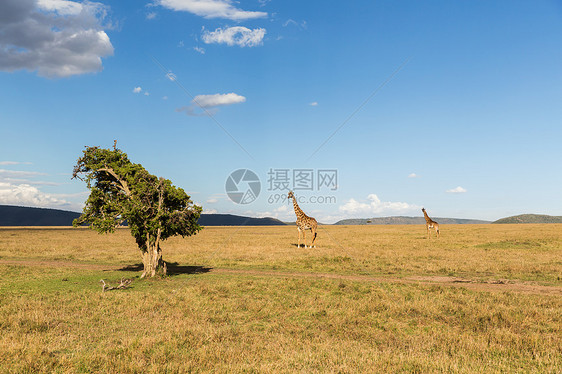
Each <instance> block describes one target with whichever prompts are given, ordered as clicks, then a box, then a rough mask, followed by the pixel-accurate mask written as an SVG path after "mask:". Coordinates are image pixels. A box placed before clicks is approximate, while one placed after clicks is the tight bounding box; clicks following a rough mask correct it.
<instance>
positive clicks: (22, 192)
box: [0, 182, 72, 208]
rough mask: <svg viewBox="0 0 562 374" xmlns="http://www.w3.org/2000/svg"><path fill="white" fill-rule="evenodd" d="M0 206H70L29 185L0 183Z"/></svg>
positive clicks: (66, 202) (64, 201)
mask: <svg viewBox="0 0 562 374" xmlns="http://www.w3.org/2000/svg"><path fill="white" fill-rule="evenodd" d="M0 204H5V205H19V206H31V207H43V208H46V207H50V208H60V207H65V206H66V207H69V206H71V205H72V204H71V203H69V202H68V201H66V200H62V199H58V198H56V197H54V196H53V195H49V194H46V193H44V192H41V191H40V190H39V189H38V188H37V187H33V186H31V185H29V184H12V183H6V182H0Z"/></svg>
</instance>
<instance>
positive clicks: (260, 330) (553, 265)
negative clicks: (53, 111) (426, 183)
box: [0, 224, 562, 373]
mask: <svg viewBox="0 0 562 374" xmlns="http://www.w3.org/2000/svg"><path fill="white" fill-rule="evenodd" d="M307 239H308V240H310V238H307ZM308 240H307V242H308ZM296 242H297V230H296V228H295V227H294V226H274V227H207V228H205V229H204V230H202V231H201V232H200V233H199V234H197V235H196V236H192V237H189V238H181V237H180V238H172V239H169V240H167V241H166V242H164V243H163V245H162V248H163V253H164V259H165V260H166V261H168V263H169V273H170V275H169V276H167V277H163V278H155V279H149V280H140V279H138V276H139V275H140V252H139V250H138V249H137V247H136V244H135V242H134V240H133V238H132V237H131V236H130V234H129V232H128V230H127V229H119V230H117V231H116V232H115V233H114V234H109V235H99V234H97V233H95V232H93V231H91V230H88V229H86V228H31V227H28V228H26V227H16V228H10V227H4V228H0V372H10V373H12V372H13V373H20V372H24V373H25V372H29V373H35V372H38V373H77V372H78V373H80V372H84V373H92V372H119V373H174V372H265V373H284V372H303V373H311V372H338V373H348V372H349V373H365V372H391V373H395V372H396V373H431V372H450V373H475V372H486V373H507V372H509V373H512V372H515V373H517V372H521V373H529V372H531V373H533V372H536V373H559V372H562V338H561V337H562V224H544V225H540V224H528V225H527V224H526V225H443V227H441V237H440V238H439V239H435V237H432V238H431V239H427V238H426V231H425V227H424V226H420V225H402V226H378V225H372V226H321V227H319V233H318V239H317V248H312V249H311V248H302V247H301V248H298V247H297V246H296ZM122 278H128V279H132V284H131V287H130V288H127V289H124V290H114V291H107V292H102V288H101V283H100V280H101V279H103V280H105V282H109V283H110V284H111V285H117V284H119V281H120V279H122Z"/></svg>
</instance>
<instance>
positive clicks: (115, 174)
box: [97, 167, 131, 196]
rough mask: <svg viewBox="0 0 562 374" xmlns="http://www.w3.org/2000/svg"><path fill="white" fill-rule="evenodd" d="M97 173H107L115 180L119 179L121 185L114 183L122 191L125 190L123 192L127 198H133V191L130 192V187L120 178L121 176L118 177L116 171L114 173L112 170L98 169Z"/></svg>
mask: <svg viewBox="0 0 562 374" xmlns="http://www.w3.org/2000/svg"><path fill="white" fill-rule="evenodd" d="M97 171H105V172H106V173H108V174H109V175H111V176H112V177H113V178H115V179H117V181H118V182H119V184H120V185H119V184H117V183H115V182H114V183H113V184H114V185H115V186H116V187H119V188H120V189H121V190H123V192H125V194H126V195H127V196H131V190H129V186H128V185H127V182H126V181H125V180H123V179H121V178H119V176H118V175H117V173H116V172H115V171H113V169H112V168H108V167H105V168H101V169H98V170H97Z"/></svg>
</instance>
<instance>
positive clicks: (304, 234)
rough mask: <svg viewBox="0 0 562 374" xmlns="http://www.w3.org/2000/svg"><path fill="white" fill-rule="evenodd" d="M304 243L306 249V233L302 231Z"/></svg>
mask: <svg viewBox="0 0 562 374" xmlns="http://www.w3.org/2000/svg"><path fill="white" fill-rule="evenodd" d="M302 242H303V243H304V247H305V248H306V231H304V230H302Z"/></svg>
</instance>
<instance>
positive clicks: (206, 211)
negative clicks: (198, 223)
mask: <svg viewBox="0 0 562 374" xmlns="http://www.w3.org/2000/svg"><path fill="white" fill-rule="evenodd" d="M201 213H203V214H217V213H218V211H217V210H216V209H205V210H203V211H202V212H201Z"/></svg>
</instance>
